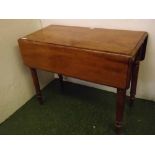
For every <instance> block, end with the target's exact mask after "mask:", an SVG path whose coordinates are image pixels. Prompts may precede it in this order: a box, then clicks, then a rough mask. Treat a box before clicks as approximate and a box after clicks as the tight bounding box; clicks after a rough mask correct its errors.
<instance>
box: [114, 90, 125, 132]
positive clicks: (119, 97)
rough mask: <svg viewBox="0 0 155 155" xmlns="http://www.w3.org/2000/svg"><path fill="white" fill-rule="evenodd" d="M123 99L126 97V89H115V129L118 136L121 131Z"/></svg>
mask: <svg viewBox="0 0 155 155" xmlns="http://www.w3.org/2000/svg"><path fill="white" fill-rule="evenodd" d="M125 97H126V89H117V101H116V120H115V127H116V133H117V134H120V133H121V129H122V121H123V113H124V106H125Z"/></svg>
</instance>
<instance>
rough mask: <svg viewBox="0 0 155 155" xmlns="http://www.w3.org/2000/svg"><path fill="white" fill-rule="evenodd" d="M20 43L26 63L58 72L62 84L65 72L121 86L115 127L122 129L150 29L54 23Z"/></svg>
mask: <svg viewBox="0 0 155 155" xmlns="http://www.w3.org/2000/svg"><path fill="white" fill-rule="evenodd" d="M18 42H19V47H20V51H21V54H22V57H23V60H24V63H25V64H26V65H27V66H29V67H30V68H35V69H43V70H46V71H51V72H55V73H58V75H59V80H60V85H61V87H63V76H62V75H65V76H70V77H75V78H79V79H82V80H86V81H90V82H94V83H98V84H104V85H108V86H111V87H115V88H117V90H118V91H117V104H116V123H115V126H116V128H117V129H118V130H119V131H120V128H121V127H122V125H121V124H122V120H123V111H124V104H125V96H126V93H125V92H126V90H127V89H128V88H129V86H130V82H131V96H130V100H131V101H132V103H133V101H134V99H135V94H136V85H137V79H138V68H139V65H138V64H139V62H140V61H142V60H144V58H145V52H146V45H147V33H146V32H143V31H128V30H112V29H100V28H94V29H92V28H82V27H73V26H58V25H51V26H48V27H46V28H44V29H41V30H39V31H37V32H34V33H32V34H30V35H27V36H25V37H23V38H20V39H19V40H18ZM33 76H36V77H35V79H37V74H33ZM36 89H38V86H37V87H36ZM37 92H38V91H37Z"/></svg>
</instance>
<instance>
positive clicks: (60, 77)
mask: <svg viewBox="0 0 155 155" xmlns="http://www.w3.org/2000/svg"><path fill="white" fill-rule="evenodd" d="M58 77H59V81H60V87H61V89H62V90H63V89H64V85H63V75H62V74H58Z"/></svg>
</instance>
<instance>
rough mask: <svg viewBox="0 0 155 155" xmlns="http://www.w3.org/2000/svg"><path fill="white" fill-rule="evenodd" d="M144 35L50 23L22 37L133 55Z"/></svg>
mask: <svg viewBox="0 0 155 155" xmlns="http://www.w3.org/2000/svg"><path fill="white" fill-rule="evenodd" d="M146 36H147V33H146V32H143V31H128V30H114V29H102V28H94V29H91V28H84V27H73V26H60V25H59V26H58V25H50V26H48V27H46V28H43V29H41V30H39V31H36V32H34V33H32V34H30V35H27V36H25V37H24V38H22V39H27V40H30V41H34V42H42V43H48V44H55V45H61V46H68V47H74V48H83V49H90V50H96V51H103V52H112V53H115V54H122V55H129V56H133V55H134V54H135V52H136V51H137V49H138V48H139V47H140V45H141V43H142V42H143V41H144V39H145V37H146Z"/></svg>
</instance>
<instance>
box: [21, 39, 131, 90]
mask: <svg viewBox="0 0 155 155" xmlns="http://www.w3.org/2000/svg"><path fill="white" fill-rule="evenodd" d="M19 45H20V50H21V54H22V57H23V60H24V63H25V64H26V65H28V66H29V67H33V68H38V69H43V70H47V71H51V72H55V73H61V74H63V75H66V76H70V77H74V78H79V79H81V80H86V81H90V82H94V83H98V84H104V85H108V86H113V87H117V88H126V87H127V79H128V76H129V75H128V70H129V64H128V58H122V57H119V56H118V55H111V54H105V53H104V52H95V51H94V52H92V51H89V50H81V49H77V48H69V47H63V46H56V45H51V44H41V43H33V42H30V41H27V40H24V41H23V40H22V41H19Z"/></svg>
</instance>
